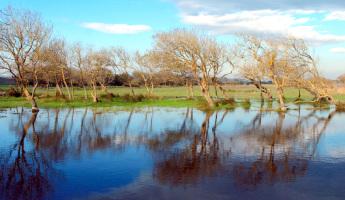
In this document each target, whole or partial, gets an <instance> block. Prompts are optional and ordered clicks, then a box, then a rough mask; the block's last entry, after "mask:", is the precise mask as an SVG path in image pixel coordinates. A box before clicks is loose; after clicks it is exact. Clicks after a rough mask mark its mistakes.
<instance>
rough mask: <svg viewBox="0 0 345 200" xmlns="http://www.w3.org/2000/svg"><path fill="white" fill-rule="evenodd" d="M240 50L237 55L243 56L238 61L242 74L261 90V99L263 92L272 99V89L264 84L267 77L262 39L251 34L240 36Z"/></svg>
mask: <svg viewBox="0 0 345 200" xmlns="http://www.w3.org/2000/svg"><path fill="white" fill-rule="evenodd" d="M237 46H238V48H236V49H238V51H236V52H235V54H236V56H237V57H239V58H241V61H240V62H239V63H238V64H239V66H240V68H239V72H240V74H241V76H243V77H244V78H246V79H248V80H249V81H251V82H252V84H253V85H254V86H255V87H256V88H257V89H258V90H259V91H260V96H261V99H263V94H265V96H267V98H268V99H269V100H272V98H273V97H272V93H271V91H270V89H268V88H267V87H265V86H264V85H263V84H262V81H263V80H264V79H265V78H267V76H266V70H265V65H264V62H263V57H262V55H260V54H261V52H260V51H261V50H262V49H261V47H262V41H261V40H259V39H258V38H256V37H253V36H250V35H242V36H240V42H239V43H238V44H237Z"/></svg>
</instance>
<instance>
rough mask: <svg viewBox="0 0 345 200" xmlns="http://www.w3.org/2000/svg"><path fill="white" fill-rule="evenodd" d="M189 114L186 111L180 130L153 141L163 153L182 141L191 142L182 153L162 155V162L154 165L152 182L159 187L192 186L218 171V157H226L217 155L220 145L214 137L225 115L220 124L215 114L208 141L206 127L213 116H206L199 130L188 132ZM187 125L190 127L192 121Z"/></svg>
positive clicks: (172, 152) (209, 113) (219, 161)
mask: <svg viewBox="0 0 345 200" xmlns="http://www.w3.org/2000/svg"><path fill="white" fill-rule="evenodd" d="M188 113H189V112H188V111H187V115H186V118H185V120H184V122H183V123H182V127H181V129H180V130H177V131H167V132H165V135H164V137H163V139H162V140H156V141H155V145H154V146H161V148H162V149H165V151H167V149H169V148H170V147H171V146H172V145H171V144H176V143H178V142H179V141H180V140H181V139H189V141H190V142H189V143H188V144H187V145H185V146H184V147H183V148H182V149H180V148H178V149H175V150H173V151H170V152H168V153H167V154H165V155H164V156H163V159H161V161H160V162H158V163H157V164H156V170H155V172H154V174H155V178H156V179H158V180H159V181H160V182H162V183H169V184H173V185H177V184H188V183H195V182H197V181H198V180H199V179H200V178H202V177H204V176H209V175H212V174H214V173H215V172H216V171H217V170H218V169H219V168H220V167H221V159H222V158H221V156H224V155H225V154H226V153H224V152H223V154H220V153H219V143H218V138H217V136H216V134H215V133H216V129H217V125H218V124H219V123H222V122H223V120H224V118H225V116H226V114H227V112H225V113H224V115H223V116H222V117H221V119H220V120H218V113H216V114H215V122H214V126H213V127H212V129H211V130H212V137H211V138H210V135H209V130H210V127H209V126H210V118H211V116H212V114H213V113H212V112H206V113H205V118H204V121H203V123H202V125H201V128H199V129H196V128H193V129H187V128H186V127H188V126H186V122H187V121H186V120H187V119H188ZM191 115H192V114H191ZM189 122H190V123H193V121H192V120H190V121H189ZM171 141H173V142H171Z"/></svg>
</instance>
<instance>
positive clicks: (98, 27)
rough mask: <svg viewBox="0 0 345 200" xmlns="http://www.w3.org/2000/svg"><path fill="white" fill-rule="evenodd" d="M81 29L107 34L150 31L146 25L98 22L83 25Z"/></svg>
mask: <svg viewBox="0 0 345 200" xmlns="http://www.w3.org/2000/svg"><path fill="white" fill-rule="evenodd" d="M82 27H84V28H87V29H92V30H95V31H99V32H103V33H109V34H137V33H141V32H147V31H150V30H151V27H150V26H148V25H129V24H105V23H98V22H90V23H83V24H82Z"/></svg>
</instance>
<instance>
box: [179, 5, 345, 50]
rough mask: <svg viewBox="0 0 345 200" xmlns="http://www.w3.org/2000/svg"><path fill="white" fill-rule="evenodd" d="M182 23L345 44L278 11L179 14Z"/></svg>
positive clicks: (218, 30) (342, 38) (303, 19)
mask: <svg viewBox="0 0 345 200" xmlns="http://www.w3.org/2000/svg"><path fill="white" fill-rule="evenodd" d="M181 16H182V21H183V22H184V23H187V24H192V25H195V26H200V27H202V28H205V29H208V30H210V31H213V32H215V33H218V34H234V33H253V34H259V35H276V36H294V37H297V38H303V39H305V40H308V41H310V42H313V43H331V42H343V41H345V35H334V34H330V33H320V32H318V31H317V30H316V29H315V28H314V26H311V25H306V23H307V22H309V21H310V20H311V19H310V18H308V17H295V16H294V15H293V14H292V12H289V11H286V12H283V11H278V10H254V11H238V12H233V13H226V14H223V15H212V14H207V13H198V14H197V15H192V14H186V13H184V14H182V15H181Z"/></svg>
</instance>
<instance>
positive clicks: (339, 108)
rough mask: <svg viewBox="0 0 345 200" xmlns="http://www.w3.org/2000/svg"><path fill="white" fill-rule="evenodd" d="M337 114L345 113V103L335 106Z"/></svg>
mask: <svg viewBox="0 0 345 200" xmlns="http://www.w3.org/2000/svg"><path fill="white" fill-rule="evenodd" d="M335 106H336V111H337V112H345V103H343V102H338V103H336V104H335Z"/></svg>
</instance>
